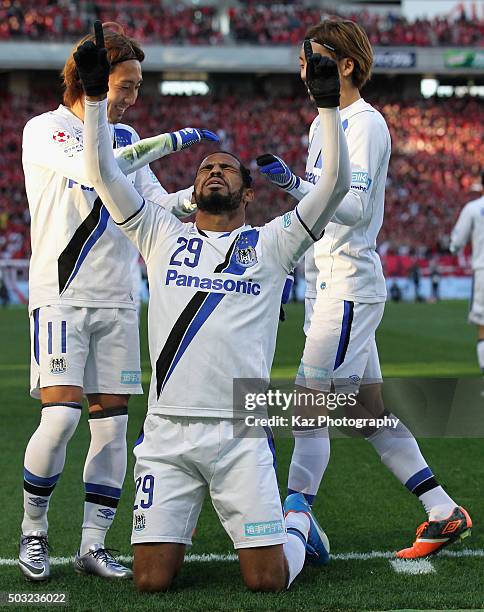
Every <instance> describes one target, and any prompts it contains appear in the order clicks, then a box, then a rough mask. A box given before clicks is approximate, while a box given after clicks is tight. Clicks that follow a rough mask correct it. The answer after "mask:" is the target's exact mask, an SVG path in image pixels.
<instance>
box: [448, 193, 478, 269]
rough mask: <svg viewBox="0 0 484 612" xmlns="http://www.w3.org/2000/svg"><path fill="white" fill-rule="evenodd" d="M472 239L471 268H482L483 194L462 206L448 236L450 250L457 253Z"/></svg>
mask: <svg viewBox="0 0 484 612" xmlns="http://www.w3.org/2000/svg"><path fill="white" fill-rule="evenodd" d="M469 240H472V269H473V270H481V269H483V268H484V196H481V197H480V198H478V199H477V200H472V202H469V203H468V204H466V205H465V206H464V208H463V209H462V211H461V213H460V215H459V219H458V220H457V223H456V224H455V227H454V229H453V230H452V234H451V237H450V250H451V252H452V253H457V252H458V251H460V250H461V249H462V248H464V247H465V245H466V244H467V243H468V242H469Z"/></svg>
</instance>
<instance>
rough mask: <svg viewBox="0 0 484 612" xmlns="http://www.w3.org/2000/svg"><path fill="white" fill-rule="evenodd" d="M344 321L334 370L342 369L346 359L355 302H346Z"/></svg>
mask: <svg viewBox="0 0 484 612" xmlns="http://www.w3.org/2000/svg"><path fill="white" fill-rule="evenodd" d="M343 304H344V309H343V321H342V323H341V335H340V338H339V344H338V350H337V351H336V359H335V361H334V367H333V370H336V369H338V368H339V367H340V365H341V364H342V363H343V361H344V360H345V357H346V351H347V350H348V344H349V342H350V335H351V326H352V324H353V311H354V307H355V304H354V302H348V301H347V300H344V302H343Z"/></svg>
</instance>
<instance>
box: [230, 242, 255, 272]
mask: <svg viewBox="0 0 484 612" xmlns="http://www.w3.org/2000/svg"><path fill="white" fill-rule="evenodd" d="M235 261H236V262H237V263H238V264H239V265H241V266H243V267H244V268H252V266H255V264H256V263H257V253H256V252H255V249H254V247H253V246H252V245H251V244H250V243H249V241H248V240H247V238H246V237H245V236H242V237H241V238H240V240H239V241H238V243H237V246H236V248H235Z"/></svg>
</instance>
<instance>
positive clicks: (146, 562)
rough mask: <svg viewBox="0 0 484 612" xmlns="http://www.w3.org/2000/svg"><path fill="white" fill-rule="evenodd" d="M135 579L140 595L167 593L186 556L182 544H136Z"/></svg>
mask: <svg viewBox="0 0 484 612" xmlns="http://www.w3.org/2000/svg"><path fill="white" fill-rule="evenodd" d="M133 548H134V562H133V577H134V584H135V587H136V590H137V591H139V592H140V593H159V592H163V591H167V590H168V589H169V588H170V586H171V584H172V582H173V579H174V578H175V576H176V575H177V574H178V572H179V570H180V568H181V566H182V564H183V557H184V554H185V546H184V545H182V544H171V543H166V544H165V543H164V544H136V545H135V546H134V547H133Z"/></svg>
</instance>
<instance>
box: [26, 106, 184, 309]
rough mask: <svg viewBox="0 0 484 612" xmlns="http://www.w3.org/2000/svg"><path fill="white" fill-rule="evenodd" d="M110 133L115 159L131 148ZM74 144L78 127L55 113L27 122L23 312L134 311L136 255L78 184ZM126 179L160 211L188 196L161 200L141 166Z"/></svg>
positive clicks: (90, 192) (128, 137)
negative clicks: (52, 308)
mask: <svg viewBox="0 0 484 612" xmlns="http://www.w3.org/2000/svg"><path fill="white" fill-rule="evenodd" d="M110 130H111V135H112V142H113V146H114V147H116V148H120V150H119V151H118V152H117V155H121V152H122V147H125V146H128V145H130V144H132V143H134V142H136V141H138V140H139V136H138V134H137V133H136V132H135V130H134V129H133V128H131V127H130V126H128V125H124V124H116V125H115V126H112V125H111V126H110ZM82 139H83V123H82V121H81V120H80V119H78V118H77V117H76V116H75V115H74V114H73V113H71V112H70V111H69V109H68V108H66V107H65V106H62V105H60V106H59V108H58V109H56V110H54V111H52V112H47V113H44V114H42V115H39V116H37V117H34V118H33V119H31V120H30V121H29V122H28V123H27V125H26V126H25V129H24V135H23V167H24V174H25V185H26V191H27V198H28V201H29V208H30V215H31V242H32V258H31V262H30V274H29V308H30V310H33V309H35V308H38V307H40V306H46V305H54V304H68V305H71V306H91V307H128V308H134V303H133V297H132V288H133V279H132V276H131V274H130V269H131V267H132V261H133V260H134V258H135V257H137V253H136V252H135V249H134V248H133V246H132V245H131V243H130V242H129V240H128V239H127V238H126V237H125V236H124V235H123V233H122V232H121V231H120V230H119V228H117V227H116V225H115V224H114V223H113V222H112V220H111V218H110V216H109V213H108V211H107V210H106V208H105V206H104V205H103V203H102V202H101V200H100V199H99V198H98V196H97V194H96V192H95V191H94V189H93V187H91V186H90V185H89V182H88V181H87V180H86V173H85V167H84V159H83V156H84V153H83V144H82ZM129 178H130V180H131V182H132V183H133V184H134V186H135V187H136V189H137V190H138V191H139V193H141V194H142V195H143V197H145V198H149V199H150V200H152V201H154V202H156V203H158V204H161V205H162V206H165V207H167V208H168V209H171V208H173V207H178V206H179V205H180V203H181V202H183V201H184V200H185V198H186V197H187V196H188V197H189V194H190V193H191V191H190V190H185V191H183V192H179V193H178V194H172V195H167V194H166V191H165V190H164V189H163V188H162V187H161V185H160V184H159V182H158V180H157V179H156V177H155V175H154V174H153V172H151V170H150V168H149V166H145V167H143V168H141V169H140V170H138V171H136V172H133V173H131V174H130V175H129Z"/></svg>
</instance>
